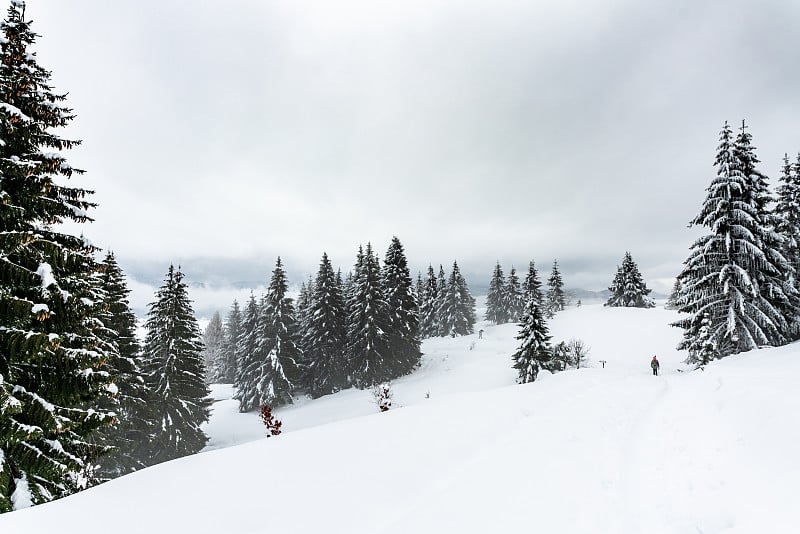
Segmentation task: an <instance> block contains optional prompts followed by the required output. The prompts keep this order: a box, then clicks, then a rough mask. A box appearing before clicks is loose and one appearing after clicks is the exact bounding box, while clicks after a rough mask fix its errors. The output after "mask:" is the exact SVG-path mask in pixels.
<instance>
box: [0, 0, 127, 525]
mask: <svg viewBox="0 0 800 534" xmlns="http://www.w3.org/2000/svg"><path fill="white" fill-rule="evenodd" d="M24 10H25V4H24V3H23V2H12V3H11V6H10V7H9V9H8V12H7V16H6V19H5V20H4V21H3V23H2V24H0V32H1V33H2V36H1V37H0V139H2V142H0V230H2V239H0V256H2V259H3V261H2V265H1V266H0V512H4V511H9V510H11V509H18V508H23V507H26V506H30V505H31V504H38V503H42V502H46V501H50V500H52V499H55V498H58V497H61V496H63V495H66V494H69V493H72V492H74V491H76V490H77V489H79V487H80V486H81V485H82V477H83V474H84V473H85V472H86V471H87V470H88V469H89V468H90V467H91V466H90V464H91V461H92V459H93V458H95V457H96V456H97V453H98V446H97V445H95V444H94V443H93V442H92V441H93V440H92V439H91V438H90V436H91V434H93V433H94V432H95V431H97V430H98V429H100V428H103V427H105V426H107V425H109V424H111V423H112V421H113V418H112V417H111V414H110V413H109V412H107V411H105V410H103V409H98V405H99V404H100V403H101V402H102V401H101V399H102V398H104V397H107V396H108V394H109V393H113V391H109V390H108V388H109V387H111V386H110V383H111V380H112V378H111V374H110V373H109V372H108V369H107V366H106V363H105V362H107V361H108V360H109V358H111V357H113V355H112V354H109V352H108V351H109V350H110V348H109V346H108V344H105V343H103V341H102V340H101V339H100V338H99V337H98V335H97V329H98V328H99V326H100V324H101V322H100V321H99V316H100V314H101V313H102V307H103V304H102V302H103V295H102V293H101V291H100V290H99V288H98V285H99V281H98V279H97V277H96V275H95V273H96V271H97V266H96V263H95V260H94V258H93V253H94V252H95V249H94V247H92V246H91V245H90V244H89V243H88V242H87V241H86V240H84V239H82V238H80V237H77V236H74V235H71V234H69V233H68V230H65V229H64V227H63V226H62V225H61V223H64V222H77V223H84V222H88V221H91V218H90V217H89V215H88V213H87V210H89V209H90V208H93V207H94V206H95V204H94V203H92V202H91V201H90V200H89V198H90V195H91V191H88V190H86V189H80V188H76V187H69V186H67V185H66V182H67V180H68V179H69V178H71V177H74V176H76V175H79V174H81V173H82V172H83V171H81V170H79V169H75V168H73V167H71V166H70V165H69V164H68V163H67V160H66V158H65V156H64V152H65V151H66V150H69V149H71V148H73V147H74V146H76V145H77V144H79V141H74V140H69V139H64V138H62V137H59V135H58V132H59V131H61V130H62V129H63V128H65V127H67V126H68V125H69V123H70V122H71V121H72V119H73V118H74V115H73V113H72V110H70V109H69V108H67V107H65V105H64V102H65V99H66V96H65V95H63V94H56V93H54V92H53V91H54V90H53V88H52V87H51V85H50V72H49V71H47V70H45V69H44V68H42V67H41V66H40V65H39V64H38V63H37V58H36V52H35V51H34V50H33V49H32V45H33V44H34V41H35V39H36V37H37V35H36V34H35V33H34V32H33V31H32V29H31V23H30V21H27V20H25V16H24ZM111 350H113V349H111ZM111 389H112V390H113V387H111Z"/></svg>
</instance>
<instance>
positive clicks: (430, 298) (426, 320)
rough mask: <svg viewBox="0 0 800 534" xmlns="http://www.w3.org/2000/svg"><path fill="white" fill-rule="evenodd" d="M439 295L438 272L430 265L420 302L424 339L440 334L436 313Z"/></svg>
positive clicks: (421, 334) (420, 324)
mask: <svg viewBox="0 0 800 534" xmlns="http://www.w3.org/2000/svg"><path fill="white" fill-rule="evenodd" d="M437 297H438V289H437V285H436V273H435V272H434V271H433V266H431V265H428V274H427V276H426V277H425V280H423V282H422V293H421V296H420V303H419V328H420V337H421V338H422V339H427V338H430V337H435V336H437V335H438V334H439V325H438V315H437V314H436V303H437V300H438V299H437Z"/></svg>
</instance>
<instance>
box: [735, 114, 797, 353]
mask: <svg viewBox="0 0 800 534" xmlns="http://www.w3.org/2000/svg"><path fill="white" fill-rule="evenodd" d="M733 154H734V157H735V158H736V159H737V160H738V162H739V168H740V169H741V171H742V174H743V176H744V179H745V181H746V182H747V184H748V186H749V187H747V188H746V190H745V191H746V194H747V195H748V196H749V201H750V203H751V204H752V205H753V207H754V208H755V211H756V215H757V225H756V228H757V229H758V230H759V234H758V235H756V236H755V238H756V242H757V243H758V244H759V247H760V249H761V251H762V252H763V254H764V256H765V257H766V259H767V262H768V265H764V266H758V265H756V270H755V273H756V275H757V276H756V280H755V281H756V287H757V288H758V291H759V292H760V294H761V298H762V299H763V301H764V302H765V303H766V304H767V306H769V307H774V308H775V309H776V311H777V312H778V315H779V316H780V317H782V318H784V320H785V324H784V322H783V321H781V322H780V323H779V324H778V330H779V332H780V333H779V335H778V336H777V337H776V338H774V339H771V340H770V343H771V344H773V345H776V344H781V343H785V342H786V341H788V340H789V339H792V338H794V337H795V335H796V334H797V333H798V331H800V324H799V323H798V315H799V314H800V294H798V292H797V288H796V287H795V286H794V284H793V283H792V280H793V279H794V277H795V272H794V266H793V265H792V263H791V261H789V260H787V258H786V257H785V256H784V255H783V254H782V250H783V248H784V242H785V240H786V239H785V238H784V236H782V235H781V234H780V233H778V232H777V231H776V228H777V227H778V226H779V217H778V216H776V215H775V213H773V211H772V210H771V209H770V208H769V206H770V205H771V204H772V202H773V198H772V195H771V193H770V192H769V186H768V184H767V177H766V175H765V174H764V173H762V172H761V171H759V170H758V168H757V164H758V163H759V160H758V158H757V157H756V154H755V147H753V144H752V136H751V135H750V133H749V132H748V131H747V126H746V125H745V122H744V121H742V127H741V128H740V130H739V134H738V135H737V136H736V141H735V142H734V146H733ZM759 223H760V224H759Z"/></svg>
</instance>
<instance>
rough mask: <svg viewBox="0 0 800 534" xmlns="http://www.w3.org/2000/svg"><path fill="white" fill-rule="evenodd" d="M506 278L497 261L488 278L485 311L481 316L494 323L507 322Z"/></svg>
mask: <svg viewBox="0 0 800 534" xmlns="http://www.w3.org/2000/svg"><path fill="white" fill-rule="evenodd" d="M505 289H506V278H505V276H504V275H503V268H502V267H500V262H499V261H498V262H497V263H496V264H495V266H494V271H492V278H491V279H490V280H489V292H488V293H487V294H486V313H485V314H484V316H483V318H484V319H486V320H487V321H491V322H493V323H494V324H503V323H507V322H508V317H509V315H508V309H507V308H506V299H505V298H504V297H505Z"/></svg>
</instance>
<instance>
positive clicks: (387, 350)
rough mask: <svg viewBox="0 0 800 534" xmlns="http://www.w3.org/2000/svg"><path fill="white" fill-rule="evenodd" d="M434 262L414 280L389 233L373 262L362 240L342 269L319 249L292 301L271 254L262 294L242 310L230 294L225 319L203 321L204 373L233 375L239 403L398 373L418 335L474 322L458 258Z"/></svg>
mask: <svg viewBox="0 0 800 534" xmlns="http://www.w3.org/2000/svg"><path fill="white" fill-rule="evenodd" d="M439 271H440V272H439V276H438V277H436V276H435V274H434V271H433V268H432V267H430V266H429V268H428V279H427V280H425V281H423V280H422V276H421V275H419V276H418V277H417V285H416V286H414V285H413V283H412V278H411V275H410V271H409V268H408V260H407V258H406V255H405V251H404V248H403V245H402V243H401V242H400V240H399V239H398V238H397V237H394V238H393V239H392V242H391V244H390V245H389V248H388V250H387V251H386V254H385V256H384V259H383V264H382V265H381V263H380V260H379V259H378V256H377V254H375V253H374V252H373V249H372V245H371V244H370V243H368V244H367V246H366V249H364V248H362V247H359V250H358V253H357V256H356V262H355V265H354V269H353V271H352V272H349V273H348V274H347V275H346V276H345V277H343V276H342V273H341V270H336V271H334V268H333V266H332V265H331V262H330V259H329V258H328V255H327V254H326V253H323V255H322V260H321V262H320V265H319V269H318V271H317V274H316V276H315V277H311V278H309V280H308V281H307V282H305V281H304V282H303V283H302V285H301V288H300V293H299V295H298V298H297V302H296V303H294V302H293V300H292V299H291V298H289V297H287V296H286V293H287V287H288V286H287V280H286V273H285V271H284V270H283V266H282V264H281V261H280V259H278V263H277V264H276V267H275V270H274V271H273V274H272V278H271V280H270V284H269V288H268V290H267V293H266V295H264V296H262V297H261V298H260V299H256V296H255V295H253V294H251V296H250V299H249V300H248V302H247V304H246V305H245V307H244V309H242V308H241V307H240V305H239V303H238V302H237V301H234V302H233V304H232V305H231V308H230V311H229V312H228V314H227V317H226V319H225V321H224V322H223V321H222V319H221V317H220V316H219V314H218V313H217V314H215V315H214V317H213V318H212V320H211V322H210V323H209V325H208V328H207V329H206V332H205V342H206V358H207V362H208V381H209V382H220V383H233V384H234V387H235V390H236V397H235V398H236V399H237V400H238V401H239V409H240V410H241V411H243V412H247V411H251V410H254V409H257V408H259V407H260V406H261V405H263V404H270V405H272V406H280V405H282V404H288V403H290V402H291V401H292V397H293V396H295V395H302V394H308V395H310V396H311V397H313V398H316V397H320V396H322V395H327V394H330V393H335V392H337V391H340V390H342V389H346V388H349V387H353V386H355V387H359V388H366V387H371V386H374V385H376V384H379V383H382V382H387V381H390V380H392V379H394V378H397V377H400V376H403V375H406V374H408V373H410V372H411V371H413V370H414V369H415V368H416V367H417V366H418V365H419V362H420V358H421V355H422V353H421V352H420V343H421V340H422V339H424V338H427V337H432V336H436V335H467V334H470V333H472V332H473V330H474V324H475V299H474V298H473V297H472V295H471V293H470V291H469V288H468V286H467V283H466V280H465V279H464V277H463V276H462V275H461V273H460V270H459V267H458V263H457V262H454V263H453V268H452V270H451V273H450V276H449V278H445V274H444V269H443V268H442V267H441V266H440V268H439Z"/></svg>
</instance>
